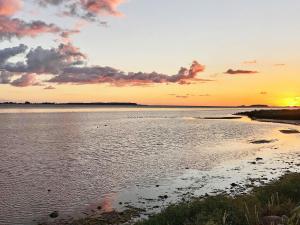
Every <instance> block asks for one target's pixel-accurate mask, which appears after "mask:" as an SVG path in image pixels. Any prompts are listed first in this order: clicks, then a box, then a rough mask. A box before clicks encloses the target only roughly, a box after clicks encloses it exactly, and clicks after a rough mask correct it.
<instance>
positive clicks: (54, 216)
mask: <svg viewBox="0 0 300 225" xmlns="http://www.w3.org/2000/svg"><path fill="white" fill-rule="evenodd" d="M49 216H50V217H51V218H57V217H58V216H59V214H58V212H57V211H54V212H52V213H50V214H49Z"/></svg>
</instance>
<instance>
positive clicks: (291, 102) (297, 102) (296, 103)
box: [281, 97, 300, 107]
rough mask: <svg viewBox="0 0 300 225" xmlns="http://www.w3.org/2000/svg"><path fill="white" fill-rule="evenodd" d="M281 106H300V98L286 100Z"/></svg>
mask: <svg viewBox="0 0 300 225" xmlns="http://www.w3.org/2000/svg"><path fill="white" fill-rule="evenodd" d="M281 105H282V106H288V107H295V106H300V97H289V98H284V99H283V100H282V104H281Z"/></svg>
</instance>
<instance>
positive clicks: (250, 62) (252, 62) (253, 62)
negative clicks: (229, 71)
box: [243, 60, 257, 64]
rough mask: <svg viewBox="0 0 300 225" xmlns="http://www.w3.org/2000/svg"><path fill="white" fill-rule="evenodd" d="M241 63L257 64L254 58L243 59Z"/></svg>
mask: <svg viewBox="0 0 300 225" xmlns="http://www.w3.org/2000/svg"><path fill="white" fill-rule="evenodd" d="M243 64H257V61H256V60H249V61H244V62H243Z"/></svg>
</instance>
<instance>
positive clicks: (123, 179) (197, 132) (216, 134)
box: [0, 107, 299, 225]
mask: <svg viewBox="0 0 300 225" xmlns="http://www.w3.org/2000/svg"><path fill="white" fill-rule="evenodd" d="M244 110H245V109H211V108H210V109H197V108H130V107H129V108H116V107H114V108H101V107H99V108H97V107H93V108H83V107H81V108H76V107H73V108H51V107H50V108H47V107H44V108H0V139H1V146H0V156H1V157H0V190H1V192H0V224H3V225H4V224H5V225H10V224H36V223H38V222H39V221H43V220H47V218H48V214H49V213H51V212H53V211H54V210H57V211H59V212H60V214H61V215H62V216H68V215H69V216H74V215H79V216H83V215H82V214H80V213H82V212H83V211H85V210H87V209H91V208H93V207H94V208H95V207H96V206H97V205H101V204H102V205H103V202H104V203H105V201H106V200H107V197H108V196H110V200H109V201H112V202H111V203H109V204H108V205H109V207H110V206H111V207H117V205H118V204H117V202H119V201H131V202H132V203H133V204H138V203H140V205H141V204H147V203H145V201H144V202H141V199H142V198H143V196H144V197H145V196H147V195H151V196H153V195H154V194H158V192H159V191H160V192H162V193H169V194H170V195H172V193H173V195H174V196H176V193H175V191H174V190H175V189H176V188H177V190H179V187H180V186H182V187H183V186H184V187H185V186H186V184H190V185H194V183H193V182H192V183H189V182H188V181H187V180H188V179H189V178H193V177H195V176H196V175H198V176H199V177H204V173H205V174H206V175H207V173H211V172H212V171H214V173H216V174H217V173H218V172H216V171H218V168H219V167H220V166H221V169H219V172H220V171H222V173H223V175H224V176H226V173H227V174H228V175H229V174H230V173H231V172H226V167H224V166H226V163H228V162H232V161H239V162H241V161H243V160H248V159H249V157H254V156H255V154H257V152H261V151H263V148H265V149H268V148H274V146H275V145H277V148H279V147H280V149H282V151H283V152H280V154H285V156H291V154H294V153H298V152H297V149H296V147H295V146H299V143H298V142H297V141H298V138H299V136H297V137H295V135H292V136H291V135H290V136H288V135H281V134H279V132H278V130H279V129H282V128H289V127H292V128H293V127H294V126H293V125H286V124H274V123H260V122H253V121H250V120H248V119H239V120H205V119H196V118H198V117H206V116H210V117H211V116H214V117H221V116H228V115H232V114H233V113H235V112H237V111H244ZM258 139H268V140H269V139H276V142H274V143H270V144H266V145H263V146H262V145H253V144H250V143H249V141H251V140H258ZM284 143H285V144H284ZM286 143H289V145H287V144H286ZM278 146H279V147H278ZM291 149H292V150H291ZM267 152H268V151H267ZM277 152H279V150H278V151H277ZM291 152H292V153H291ZM264 154H265V153H264ZM266 157H269V158H271V159H274V156H272V155H270V154H267V156H266ZM280 157H282V156H280ZM294 158H295V157H294ZM229 164H230V163H229ZM222 166H223V167H222ZM248 167H249V166H248ZM248 167H247V169H248V170H249V168H248ZM250 171H251V169H250ZM247 174H249V172H248V173H247ZM254 174H257V173H256V172H254ZM182 176H187V177H189V178H186V181H184V179H183V178H182ZM222 179H223V180H226V178H225V177H223V178H222ZM182 180H183V181H184V182H182ZM204 180H205V183H206V184H207V183H211V184H213V178H212V177H211V178H210V179H207V178H206V179H204ZM227 180H228V182H230V181H231V180H230V179H227ZM177 181H178V182H177ZM228 182H227V183H228ZM158 183H159V184H160V187H159V188H158V187H157V188H158V190H159V191H155V190H156V189H155V188H154V187H155V185H157V184H158ZM198 183H199V182H198ZM225 183H226V182H225ZM217 186H218V185H217ZM219 186H220V187H221V185H219ZM201 187H203V186H201V185H200V184H199V187H198V189H197V190H202V189H201ZM211 189H212V188H211ZM205 191H207V190H206V189H205ZM149 193H150V194H149ZM178 196H179V195H177V197H178ZM145 198H146V197H145ZM174 199H177V198H170V201H171V200H174ZM105 204H106V203H105ZM106 205H107V204H106ZM109 207H108V208H109Z"/></svg>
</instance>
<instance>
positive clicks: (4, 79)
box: [0, 71, 12, 84]
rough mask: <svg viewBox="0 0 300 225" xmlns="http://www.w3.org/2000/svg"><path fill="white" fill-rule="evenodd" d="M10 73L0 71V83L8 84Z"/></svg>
mask: <svg viewBox="0 0 300 225" xmlns="http://www.w3.org/2000/svg"><path fill="white" fill-rule="evenodd" d="M11 77H12V74H11V73H9V72H7V71H0V84H9V83H10V82H11Z"/></svg>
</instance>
